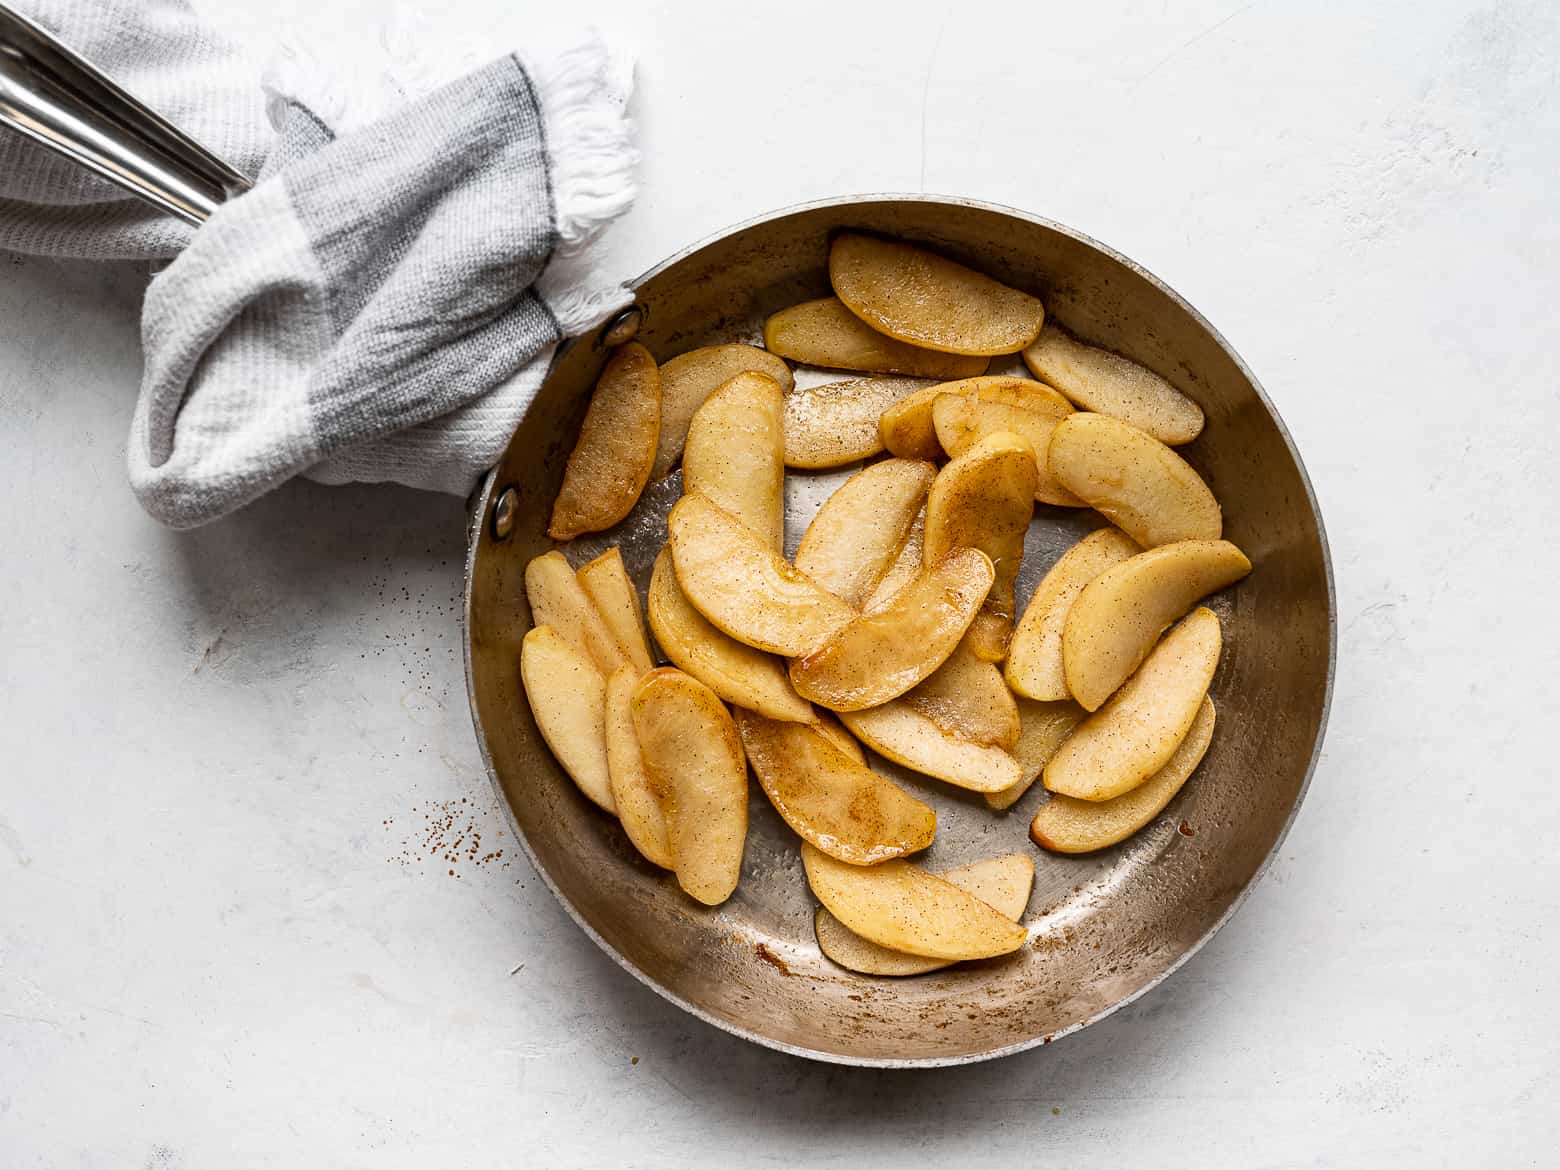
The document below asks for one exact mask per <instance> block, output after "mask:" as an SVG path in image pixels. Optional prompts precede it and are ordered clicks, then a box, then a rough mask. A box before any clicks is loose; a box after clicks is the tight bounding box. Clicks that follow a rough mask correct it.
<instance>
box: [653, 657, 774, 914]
mask: <svg viewBox="0 0 1560 1170" xmlns="http://www.w3.org/2000/svg"><path fill="white" fill-rule="evenodd" d="M630 710H631V711H632V712H633V718H634V733H635V734H636V735H637V736H638V737H639V754H640V758H641V759H642V760H643V761H644V767H645V773H646V775H648V776H649V777H650V783H651V784H652V785H653V786H654V787H655V790H656V791H657V792H658V793H659V794H660V797H661V802H662V808H663V809H664V810H665V812H666V835H667V842H668V844H669V845H670V847H671V853H672V858H673V860H674V861H675V863H676V873H677V884H678V885H680V886H681V887H682V888H683V890H684V891H685V892H686V893H688V894H689V895H690V896H691V897H693V898H695V899H697V900H698V901H700V902H703V903H704V904H705V905H706V906H718V905H720V903H722V902H724V901H725V900H726V899H727V898H729V897H731V895H732V892H733V891H735V890H736V888H737V879H738V878H739V877H740V876H741V874H742V850H743V846H744V845H745V843H746V841H747V827H748V791H747V761H746V759H745V758H744V756H743V754H742V740H741V738H740V737H739V736H738V735H737V728H736V725H735V724H734V723H732V721H731V714H730V712H728V711H727V710H726V707H725V705H724V704H723V703H722V702H721V701H720V699H719V698H718V697H717V696H716V694H715V692H714V691H712V690H710V689H709V687H707V686H705V685H704V684H703V683H701V682H699V681H698V679H696V678H694V677H692V676H691V675H687V674H684V673H683V672H682V671H680V670H676V669H674V668H672V667H669V666H663V667H660V668H659V669H656V670H652V671H651V672H650V673H649V674H647V675H645V677H644V678H643V679H641V680H640V681H639V683H638V684H637V685H636V686H635V687H634V694H633V698H632V700H631V701H630Z"/></svg>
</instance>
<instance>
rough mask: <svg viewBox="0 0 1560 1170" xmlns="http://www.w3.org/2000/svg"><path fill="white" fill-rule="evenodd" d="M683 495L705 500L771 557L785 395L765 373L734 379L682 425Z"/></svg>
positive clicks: (778, 537)
mask: <svg viewBox="0 0 1560 1170" xmlns="http://www.w3.org/2000/svg"><path fill="white" fill-rule="evenodd" d="M683 491H685V492H690V493H691V492H698V493H699V494H700V495H704V496H708V497H709V498H710V499H711V500H713V501H714V502H715V503H717V504H719V505H720V506H721V507H722V508H724V509H726V511H728V512H730V513H731V514H732V515H733V516H735V517H736V518H737V519H738V520H740V521H742V523H744V524H746V525H747V526H748V527H749V528H751V529H752V530H753V532H754V533H755V534H756V535H757V536H758V538H759V540H761V541H763V542H764V543H765V544H767V545H768V546H769V547H770V548H772V549H774V550H775V551H776V552H779V551H781V549H782V547H783V546H784V543H785V396H784V394H783V393H782V392H781V390H780V384H779V383H778V382H776V381H775V380H774V379H773V378H771V377H770V376H769V375H768V374H752V373H748V374H738V375H737V376H736V377H735V378H732V379H731V381H729V382H727V383H725V384H724V385H722V386H721V387H720V388H719V389H717V390H716V391H715V392H714V393H713V394H711V395H710V396H709V397H708V398H706V399H705V400H704V405H703V406H701V407H699V409H698V410H696V411H695V412H694V415H693V421H692V422H690V423H689V424H688V443H687V446H686V447H685V448H684V449H683Z"/></svg>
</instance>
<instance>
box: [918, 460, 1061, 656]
mask: <svg viewBox="0 0 1560 1170" xmlns="http://www.w3.org/2000/svg"><path fill="white" fill-rule="evenodd" d="M1036 482H1037V476H1036V472H1035V449H1034V447H1033V446H1031V445H1030V442H1029V440H1028V439H1026V438H1024V437H1023V436H1022V435H1017V434H1013V433H1011V432H1007V431H1002V432H998V433H997V434H994V435H987V436H986V437H985V438H983V439H981V440H979V441H978V442H977V443H975V444H974V445H973V446H972V447H970V449H969V450H967V451H966V452H965V453H964V454H963V455H960V456H959V457H958V458H956V459H955V460H953V462H951V463H949V464H948V466H946V467H944V468H943V469H942V470H941V471H939V472H938V473H937V478H936V479H935V480H933V481H932V490H931V492H930V493H929V494H928V495H927V498H926V547H925V550H924V555H925V558H926V563H927V564H935V563H936V562H937V561H939V560H941V559H942V558H943V557H944V556H946V555H947V554H948V552H949V551H950V550H952V549H956V548H978V549H980V550H981V551H982V552H983V553H985V554H986V555H987V556H988V557H990V558H991V563H992V566H993V567H994V568H995V570H996V578H995V581H994V583H993V584H992V586H991V591H990V592H989V593H987V594H986V600H985V601H984V602H983V603H982V605H981V610H980V613H979V615H977V617H976V619H975V622H974V624H973V625H972V626H971V632H970V648H971V649H972V650H974V651H975V653H976V654H977V655H979V656H980V657H981V658H984V659H985V660H986V661H987V662H1000V661H1002V659H1003V658H1005V657H1006V656H1007V649H1008V639H1009V638H1010V637H1011V636H1012V633H1013V586H1014V583H1015V582H1016V581H1017V580H1018V567H1019V563H1020V561H1021V560H1022V558H1023V555H1024V535H1025V534H1026V533H1027V532H1028V531H1029V519H1030V517H1031V516H1032V515H1034V510H1035V484H1036Z"/></svg>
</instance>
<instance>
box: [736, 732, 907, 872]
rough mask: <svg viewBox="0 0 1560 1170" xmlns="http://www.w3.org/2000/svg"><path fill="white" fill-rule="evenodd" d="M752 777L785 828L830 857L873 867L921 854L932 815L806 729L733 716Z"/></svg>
mask: <svg viewBox="0 0 1560 1170" xmlns="http://www.w3.org/2000/svg"><path fill="white" fill-rule="evenodd" d="M737 730H738V731H739V732H741V734H742V746H743V747H745V748H746V749H747V757H748V762H749V763H751V764H752V765H753V774H754V775H756V776H757V777H758V782H759V783H760V784H761V785H762V786H763V788H764V792H765V794H766V795H767V796H768V797H769V802H770V803H771V804H773V805H774V806H775V811H776V812H778V813H779V814H780V815H781V816H782V817H783V818H784V819H785V823H786V824H788V825H790V826H791V828H792V829H794V830H796V832H797V834H798V835H800V836H801V837H802V838H803V839H804V840H806V841H810V842H811V843H812V844H813V845H816V846H817V847H818V848H819V849H822V850H823V851H824V852H825V853H827V854H829V855H830V856H831V857H837V858H839V859H840V860H841V861H845V862H849V863H850V864H851V865H875V864H877V863H878V862H881V861H887V860H888V859H889V858H893V857H902V856H904V855H905V854H907V853H915V852H917V851H918V850H921V849H925V848H926V847H927V846H928V845H930V844H931V843H932V838H933V836H935V835H936V833H937V814H936V813H935V812H933V811H932V809H931V806H930V805H927V804H923V803H922V802H921V801H919V800H917V799H916V798H915V797H913V796H911V795H910V794H909V793H908V792H906V791H905V790H904V789H902V788H900V787H899V786H898V785H897V784H894V783H893V782H892V781H890V780H888V779H887V778H885V777H883V776H879V775H878V774H877V773H876V772H874V771H872V770H871V769H870V768H868V767H867V766H866V765H865V764H862V763H860V762H858V761H857V760H855V759H853V758H852V757H851V756H850V755H849V754H848V753H847V752H846V751H844V750H843V749H841V748H840V747H839V746H838V744H837V743H836V742H835V741H834V740H833V739H832V738H831V736H830V735H829V734H828V733H827V732H825V731H823V730H822V729H820V728H817V727H813V726H810V725H808V724H806V723H780V722H777V721H776V720H773V719H765V718H764V717H763V716H762V715H758V714H756V713H754V712H752V711H744V710H742V709H740V708H739V709H738V710H737Z"/></svg>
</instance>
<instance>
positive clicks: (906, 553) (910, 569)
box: [861, 506, 926, 613]
mask: <svg viewBox="0 0 1560 1170" xmlns="http://www.w3.org/2000/svg"><path fill="white" fill-rule="evenodd" d="M925 544H926V508H925V507H924V506H923V507H922V508H921V510H920V511H919V512H917V513H916V514H915V520H914V521H913V522H912V523H911V525H910V531H909V532H908V533H906V535H905V542H904V544H902V545H901V546H900V548H899V555H898V556H897V557H895V558H894V563H893V564H892V565H890V566H889V568H888V572H886V573H884V574H883V579H882V580H881V581H879V582H878V583H877V585H876V586H875V587H874V588H873V590H872V592H871V593H869V594H867V599H866V601H864V602H863V603H862V606H861V609H862V612H863V613H877V612H878V611H879V610H880V609H882V608H883V607H884V606H885V605H887V604H888V603H889V602H890V601H892V600H893V599H894V598H895V597H897V596H898V595H899V591H900V590H901V589H903V588H904V587H905V586H906V585H908V584H910V582H912V581H914V580H915V579H916V578H917V577H919V576H920V575H921V562H922V561H924V560H925V559H926V557H925V552H924V547H925Z"/></svg>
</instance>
